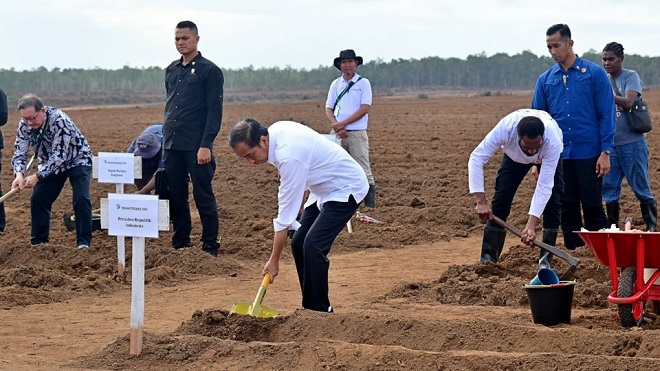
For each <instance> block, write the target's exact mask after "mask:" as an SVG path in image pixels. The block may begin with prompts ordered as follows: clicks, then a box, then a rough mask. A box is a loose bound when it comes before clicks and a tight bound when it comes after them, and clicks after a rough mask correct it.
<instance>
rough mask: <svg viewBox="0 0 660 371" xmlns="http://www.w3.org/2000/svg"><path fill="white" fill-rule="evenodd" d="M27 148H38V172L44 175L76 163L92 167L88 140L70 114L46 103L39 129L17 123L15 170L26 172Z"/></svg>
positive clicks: (69, 167)
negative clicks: (44, 117)
mask: <svg viewBox="0 0 660 371" xmlns="http://www.w3.org/2000/svg"><path fill="white" fill-rule="evenodd" d="M42 132H43V135H42ZM40 141H41V144H39V142H40ZM30 147H32V150H35V149H36V148H37V147H38V148H39V154H38V156H37V157H38V158H39V167H38V168H37V173H38V174H41V175H42V176H43V177H47V176H48V175H50V174H61V173H62V172H64V171H67V170H69V169H71V168H74V167H76V166H92V149H91V148H90V147H89V144H87V139H85V137H84V136H83V135H82V133H81V132H80V130H79V129H78V127H76V125H75V124H74V123H73V121H71V119H70V118H69V116H67V114H66V113H64V112H62V111H60V110H59V109H57V108H55V107H48V106H46V120H45V121H44V124H43V125H41V127H40V128H39V129H36V130H33V129H31V128H30V127H29V126H28V125H27V123H26V122H25V121H24V120H21V121H20V122H19V123H18V130H17V131H16V142H15V143H14V157H13V158H12V160H11V165H12V168H13V169H14V173H25V170H26V169H25V168H26V166H27V157H28V150H29V148H30Z"/></svg>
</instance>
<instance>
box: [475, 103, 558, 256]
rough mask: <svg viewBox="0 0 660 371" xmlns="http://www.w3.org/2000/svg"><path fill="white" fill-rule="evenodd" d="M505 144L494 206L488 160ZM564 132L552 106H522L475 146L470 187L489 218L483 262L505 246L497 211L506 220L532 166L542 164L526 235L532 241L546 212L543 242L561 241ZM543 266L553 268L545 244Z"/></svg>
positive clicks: (527, 241) (484, 217)
mask: <svg viewBox="0 0 660 371" xmlns="http://www.w3.org/2000/svg"><path fill="white" fill-rule="evenodd" d="M500 148H502V150H503V151H504V154H503V155H502V161H501V163H500V167H499V169H498V171H497V177H496V178H495V193H494V195H493V199H492V201H491V205H490V207H489V206H488V203H487V201H486V196H485V194H484V173H483V168H484V165H485V164H486V163H487V162H488V160H489V159H490V158H491V157H492V156H493V155H494V154H495V152H497V151H498V150H499V149H500ZM562 149H563V142H562V132H561V129H560V128H559V126H558V125H557V122H555V120H554V119H553V118H552V117H551V116H550V115H549V114H548V113H546V112H544V111H539V110H533V109H520V110H517V111H515V112H512V113H510V114H509V115H507V116H506V117H504V118H503V119H502V120H500V122H499V123H498V124H497V125H495V127H494V128H493V129H492V130H491V131H490V132H489V133H488V134H487V135H486V137H485V138H484V139H483V140H482V141H481V143H479V145H478V146H477V148H475V149H474V151H472V154H471V155H470V160H469V162H468V172H469V181H470V193H471V194H474V197H475V199H476V202H477V205H476V207H475V212H476V213H477V215H479V218H481V219H482V220H487V221H488V222H487V223H486V226H485V228H484V236H483V242H482V244H481V258H480V262H482V263H484V262H487V261H491V262H497V260H498V259H499V257H500V254H501V253H502V248H503V247H504V239H505V237H506V230H505V229H504V227H503V226H501V225H499V224H498V223H497V222H496V221H495V220H493V217H492V216H493V215H494V216H496V217H498V218H499V219H501V220H503V221H505V222H506V219H507V217H508V216H509V213H510V211H511V203H512V202H513V197H514V196H515V193H516V191H517V190H518V187H519V186H520V183H521V182H522V181H523V179H524V178H525V175H526V174H527V173H528V172H529V169H530V168H531V167H532V166H535V165H536V166H539V167H540V172H539V174H538V179H537V182H536V189H535V191H534V195H533V196H532V202H531V206H530V208H529V218H528V220H527V225H526V226H525V229H524V230H523V231H522V236H521V241H522V242H523V243H525V244H528V245H532V244H533V242H534V241H535V240H536V226H537V224H538V222H539V219H540V217H541V214H543V230H542V235H543V237H542V238H543V242H544V243H546V244H548V245H551V246H555V243H556V240H557V230H558V228H559V223H560V213H561V204H560V200H561V192H562V190H563V187H564V181H563V175H562V166H561V161H559V160H560V158H561V153H562ZM539 265H540V267H541V268H550V255H549V253H546V252H545V251H544V250H541V256H540V260H539Z"/></svg>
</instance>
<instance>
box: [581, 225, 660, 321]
mask: <svg viewBox="0 0 660 371" xmlns="http://www.w3.org/2000/svg"><path fill="white" fill-rule="evenodd" d="M575 233H577V234H578V235H580V238H582V240H583V241H584V242H585V243H586V244H587V247H588V248H589V250H591V252H592V253H593V254H594V256H595V257H596V259H598V261H599V262H600V263H601V264H603V265H605V266H607V267H609V269H610V278H611V279H612V292H611V293H610V294H609V295H608V296H607V301H609V302H610V303H612V304H616V305H617V306H618V313H619V321H620V322H621V326H623V327H634V326H640V325H641V324H642V321H643V319H644V308H645V306H646V302H650V303H651V311H652V312H653V313H655V314H658V312H659V311H660V283H658V284H654V282H656V280H657V279H658V278H660V232H640V231H610V232H608V231H598V232H589V231H576V232H575ZM645 269H646V270H647V272H649V273H647V274H646V276H647V277H646V279H645V274H644V272H645ZM650 272H653V273H652V274H650ZM659 282H660V281H659Z"/></svg>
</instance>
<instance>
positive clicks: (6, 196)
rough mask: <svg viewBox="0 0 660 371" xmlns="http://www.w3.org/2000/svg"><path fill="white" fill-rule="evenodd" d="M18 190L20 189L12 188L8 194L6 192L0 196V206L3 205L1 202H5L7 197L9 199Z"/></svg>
mask: <svg viewBox="0 0 660 371" xmlns="http://www.w3.org/2000/svg"><path fill="white" fill-rule="evenodd" d="M19 189H20V188H12V189H11V190H10V191H9V192H7V193H5V194H4V195H2V197H0V204H1V203H3V202H5V200H6V199H8V198H9V197H11V195H13V194H14V193H16V192H18V190H19Z"/></svg>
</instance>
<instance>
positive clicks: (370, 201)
mask: <svg viewBox="0 0 660 371" xmlns="http://www.w3.org/2000/svg"><path fill="white" fill-rule="evenodd" d="M364 205H365V206H367V207H370V208H372V209H373V208H375V207H376V185H375V184H369V192H367V195H366V196H365V197H364Z"/></svg>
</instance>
